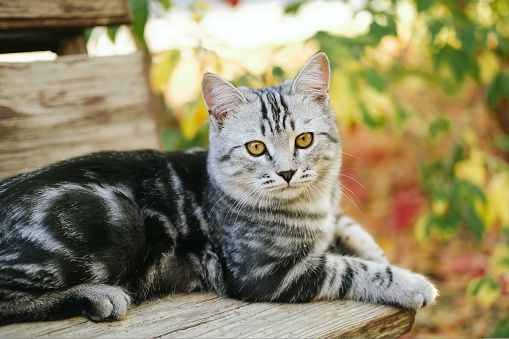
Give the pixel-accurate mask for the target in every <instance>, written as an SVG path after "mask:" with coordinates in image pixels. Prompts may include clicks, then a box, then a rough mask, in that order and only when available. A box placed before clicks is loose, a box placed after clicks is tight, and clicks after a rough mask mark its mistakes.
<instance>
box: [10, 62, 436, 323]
mask: <svg viewBox="0 0 509 339" xmlns="http://www.w3.org/2000/svg"><path fill="white" fill-rule="evenodd" d="M329 75H330V70H329V62H328V59H327V57H326V55H325V54H324V53H318V54H316V55H314V56H313V57H312V58H311V59H310V60H309V61H308V62H307V63H306V65H305V66H304V67H303V69H302V70H301V72H300V73H299V75H298V76H297V77H296V78H295V79H294V80H287V81H286V82H284V83H283V84H281V85H278V86H271V87H266V88H262V89H249V88H246V87H239V88H235V87H234V86H233V85H231V84H230V83H229V82H227V81H226V80H224V79H222V78H220V77H219V76H217V75H213V74H207V75H205V76H204V79H203V82H202V90H203V96H204V99H205V102H206V104H207V108H208V110H209V113H210V150H209V151H207V150H203V149H192V150H189V151H186V152H174V153H163V152H157V151H149V150H147V151H133V152H101V153H94V154H90V155H87V156H83V157H79V158H74V159H70V160H68V161H64V162H61V163H57V164H54V165H51V166H48V167H45V168H42V169H40V170H38V171H34V172H31V173H26V174H20V175H18V176H15V177H12V178H9V179H6V180H4V181H3V182H0V324H7V323H12V322H17V321H30V320H45V319H58V318H62V317H68V316H73V315H84V316H87V317H88V318H90V319H91V320H94V321H103V320H118V319H121V318H122V317H124V316H125V315H126V313H127V309H128V307H129V305H131V304H132V303H138V302H140V301H143V300H146V299H148V298H154V297H158V296H162V295H167V294H170V293H174V292H190V291H199V290H214V291H216V292H217V293H218V294H219V295H221V296H223V297H232V298H237V299H241V300H249V301H280V302H308V301H314V300H332V299H349V300H357V301H363V302H373V303H381V304H387V305H393V306H397V307H402V308H418V307H423V306H426V305H429V304H431V303H433V301H434V299H435V297H436V295H437V290H436V289H435V287H434V286H433V285H432V284H431V283H429V282H428V281H427V280H426V279H425V278H424V277H423V276H421V275H418V274H414V273H411V272H409V271H407V270H404V269H401V268H398V267H396V266H392V265H389V264H388V262H387V259H386V258H385V255H384V253H383V251H382V250H381V249H380V247H379V246H378V245H377V244H376V242H375V241H374V240H373V238H372V237H371V236H370V235H369V234H368V233H367V232H366V231H365V230H364V229H363V228H362V227H361V226H360V225H359V224H357V223H356V222H355V221H354V220H352V219H350V218H348V217H346V216H343V215H342V214H341V213H340V208H339V202H340V198H341V191H340V189H339V187H340V185H339V183H338V177H339V171H340V167H341V154H342V151H341V143H340V137H339V133H338V130H337V127H336V124H335V120H334V119H335V114H334V112H333V110H332V108H331V107H330V104H329V92H328V88H329ZM302 133H309V134H311V135H312V138H313V139H312V142H311V144H310V145H309V146H308V147H305V148H299V147H297V146H296V138H297V137H298V136H299V135H301V134H302ZM251 141H258V142H263V144H264V145H265V148H266V150H265V152H264V153H263V154H261V155H259V156H253V155H252V154H250V152H249V151H248V149H247V147H246V144H247V143H249V142H251ZM284 173H286V175H285V174H284ZM288 173H291V175H290V176H288Z"/></svg>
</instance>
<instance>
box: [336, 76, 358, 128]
mask: <svg viewBox="0 0 509 339" xmlns="http://www.w3.org/2000/svg"><path fill="white" fill-rule="evenodd" d="M330 83H331V88H330V93H331V98H330V102H331V106H332V108H333V109H334V111H335V112H336V116H337V118H338V122H339V123H340V124H341V125H342V126H344V127H351V126H352V125H353V124H354V123H355V121H357V120H358V119H359V117H360V111H359V105H358V104H357V100H356V98H357V94H355V93H352V92H351V89H350V85H349V78H348V75H347V74H346V73H345V72H343V71H342V70H341V69H339V68H336V69H335V70H334V71H333V72H332V75H331V82H330Z"/></svg>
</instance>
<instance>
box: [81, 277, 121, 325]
mask: <svg viewBox="0 0 509 339" xmlns="http://www.w3.org/2000/svg"><path fill="white" fill-rule="evenodd" d="M87 292H88V293H87V294H88V295H87V296H86V299H88V305H86V307H85V310H84V313H85V314H84V315H85V316H86V317H88V318H89V319H90V320H92V321H107V320H111V321H115V320H120V319H122V318H124V317H125V316H126V314H127V308H128V307H129V304H130V303H131V298H130V297H129V296H128V295H127V294H126V293H125V292H124V291H123V290H122V289H120V288H118V287H114V286H110V285H97V286H90V287H89V288H88V291H87Z"/></svg>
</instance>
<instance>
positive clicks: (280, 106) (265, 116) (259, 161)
mask: <svg viewBox="0 0 509 339" xmlns="http://www.w3.org/2000/svg"><path fill="white" fill-rule="evenodd" d="M329 78H330V67H329V60H328V59H327V56H326V55H325V53H317V54H315V55H314V56H313V57H311V59H309V61H308V62H307V63H306V64H305V65H304V67H303V68H302V70H301V71H300V72H299V74H298V75H297V77H296V78H295V79H293V80H287V81H285V82H284V83H283V84H281V85H278V86H270V87H265V88H261V89H249V88H246V87H239V88H236V87H234V86H233V85H232V84H230V83H229V82H228V81H226V80H224V79H223V78H221V77H219V76H217V75H214V74H206V75H205V76H204V77H203V81H202V92H203V98H204V100H205V103H206V105H207V109H208V111H209V117H210V150H209V160H208V170H209V173H210V175H211V177H212V179H214V180H215V182H216V184H218V185H219V186H220V187H221V188H222V189H223V190H224V192H225V193H227V194H228V195H230V196H232V197H233V198H235V199H237V200H242V199H244V200H246V203H247V204H249V205H260V204H261V205H264V204H271V203H273V202H274V200H280V201H281V200H295V199H296V198H299V199H300V198H308V199H313V197H315V198H316V197H320V196H323V195H328V193H327V192H330V190H331V187H332V186H333V185H336V179H337V176H338V173H339V168H340V166H341V144H340V139H339V133H338V130H337V127H336V124H335V114H334V111H333V110H332V108H331V106H330V104H329Z"/></svg>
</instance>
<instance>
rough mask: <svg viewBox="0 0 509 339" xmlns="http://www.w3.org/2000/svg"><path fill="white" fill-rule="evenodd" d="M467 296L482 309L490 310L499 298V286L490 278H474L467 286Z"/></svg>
mask: <svg viewBox="0 0 509 339" xmlns="http://www.w3.org/2000/svg"><path fill="white" fill-rule="evenodd" d="M467 295H468V296H469V297H470V298H473V299H475V300H477V302H478V303H479V304H480V305H481V306H482V307H484V308H490V307H491V306H492V305H493V304H494V303H495V301H497V299H498V297H499V296H500V286H499V285H498V284H497V282H496V281H495V280H494V279H493V278H491V277H484V278H474V279H472V280H471V281H470V283H469V284H468V289H467Z"/></svg>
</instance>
